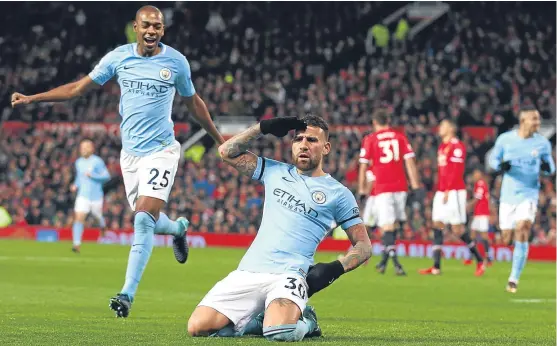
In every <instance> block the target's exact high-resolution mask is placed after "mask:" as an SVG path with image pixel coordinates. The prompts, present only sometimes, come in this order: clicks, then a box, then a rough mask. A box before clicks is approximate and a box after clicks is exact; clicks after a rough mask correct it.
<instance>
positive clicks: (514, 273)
mask: <svg viewBox="0 0 557 346" xmlns="http://www.w3.org/2000/svg"><path fill="white" fill-rule="evenodd" d="M527 259H528V242H527V241H526V242H521V241H517V242H515V244H514V251H513V264H512V270H511V276H509V281H511V282H514V283H518V280H520V275H521V274H522V270H523V269H524V266H525V265H526V260H527Z"/></svg>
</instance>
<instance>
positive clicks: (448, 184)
mask: <svg viewBox="0 0 557 346" xmlns="http://www.w3.org/2000/svg"><path fill="white" fill-rule="evenodd" d="M465 163H466V147H465V146H464V144H462V142H461V141H460V140H458V138H453V139H451V140H450V141H448V142H447V143H441V145H440V146H439V150H437V169H438V175H437V190H438V191H450V190H465V189H466V184H465V183H464V167H465V166H464V165H465Z"/></svg>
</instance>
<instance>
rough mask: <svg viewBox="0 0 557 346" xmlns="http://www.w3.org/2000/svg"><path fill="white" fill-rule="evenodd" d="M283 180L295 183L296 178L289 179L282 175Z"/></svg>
mask: <svg viewBox="0 0 557 346" xmlns="http://www.w3.org/2000/svg"><path fill="white" fill-rule="evenodd" d="M282 180H284V181H287V182H289V183H295V181H294V180H288V179H287V178H286V177H282Z"/></svg>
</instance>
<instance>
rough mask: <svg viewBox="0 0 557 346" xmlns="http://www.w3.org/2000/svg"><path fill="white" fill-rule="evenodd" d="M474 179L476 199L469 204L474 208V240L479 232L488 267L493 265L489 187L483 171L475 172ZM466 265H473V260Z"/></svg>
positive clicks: (471, 228)
mask: <svg viewBox="0 0 557 346" xmlns="http://www.w3.org/2000/svg"><path fill="white" fill-rule="evenodd" d="M472 178H473V179H474V198H473V199H472V200H471V201H470V202H469V205H470V207H473V208H474V218H473V219H472V223H471V225H470V231H471V237H472V239H477V238H476V236H477V233H478V232H479V233H480V234H481V237H482V240H481V242H482V245H483V247H484V249H485V254H486V257H487V265H488V266H489V265H491V258H489V234H488V233H487V231H488V230H489V185H488V184H487V182H486V179H485V177H484V174H483V172H482V171H481V170H479V169H476V170H474V173H473V176H472ZM464 264H465V265H470V264H472V260H471V259H467V260H466V261H464Z"/></svg>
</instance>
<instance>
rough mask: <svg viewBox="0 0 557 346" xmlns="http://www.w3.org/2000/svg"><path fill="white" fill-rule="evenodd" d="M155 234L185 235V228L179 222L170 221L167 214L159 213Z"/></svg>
mask: <svg viewBox="0 0 557 346" xmlns="http://www.w3.org/2000/svg"><path fill="white" fill-rule="evenodd" d="M155 234H170V235H183V234H184V227H183V226H182V225H181V224H180V223H179V222H176V221H172V220H170V219H169V218H168V216H166V214H165V213H159V219H158V220H157V224H156V225H155Z"/></svg>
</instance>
